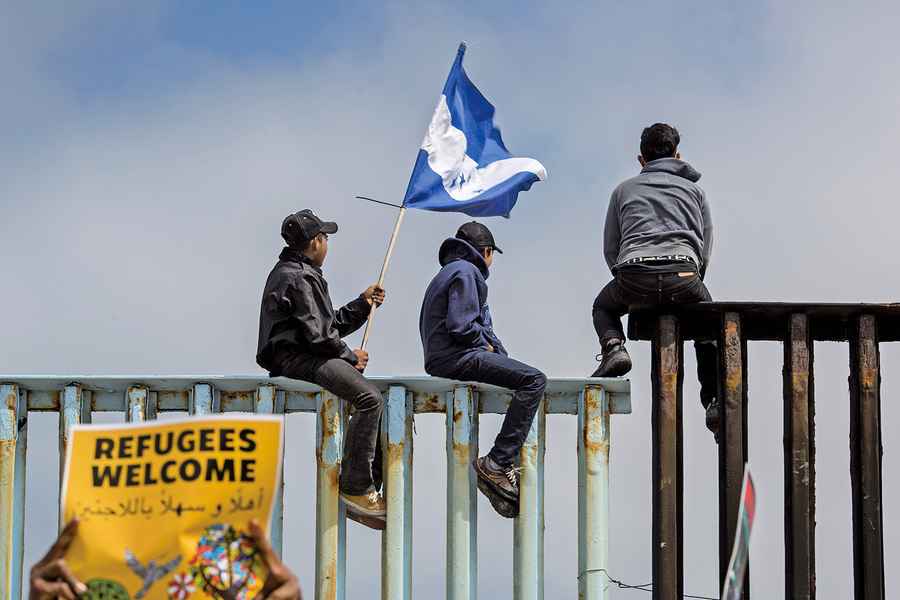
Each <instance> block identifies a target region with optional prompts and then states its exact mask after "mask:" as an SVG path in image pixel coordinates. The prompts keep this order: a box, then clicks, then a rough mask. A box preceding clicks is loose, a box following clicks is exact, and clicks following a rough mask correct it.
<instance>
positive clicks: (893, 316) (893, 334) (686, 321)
mask: <svg viewBox="0 0 900 600" xmlns="http://www.w3.org/2000/svg"><path fill="white" fill-rule="evenodd" d="M731 312H733V313H737V314H739V315H740V317H741V334H742V336H743V337H744V339H747V340H784V339H785V336H786V334H787V333H788V331H789V324H790V318H791V315H795V314H803V315H806V316H807V318H808V319H809V331H810V334H811V336H812V338H813V339H814V340H821V341H834V342H843V341H847V340H848V339H849V338H850V334H851V333H852V331H853V323H854V321H855V319H856V318H858V317H860V316H861V315H871V316H873V317H875V319H876V322H877V323H878V339H879V341H882V342H895V341H900V303H893V304H864V303H862V304H860V303H857V304H851V303H848V304H839V303H803V302H699V303H697V304H684V305H680V306H666V307H662V308H659V307H634V308H633V309H632V311H631V314H630V316H629V318H628V337H629V338H631V339H633V340H652V339H653V337H654V335H655V333H656V318H657V317H658V316H659V315H660V314H671V315H674V316H676V317H678V322H679V325H680V328H681V335H682V338H683V339H716V338H717V337H718V336H719V333H720V330H721V328H722V318H723V317H724V315H725V313H731Z"/></svg>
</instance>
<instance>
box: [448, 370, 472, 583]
mask: <svg viewBox="0 0 900 600" xmlns="http://www.w3.org/2000/svg"><path fill="white" fill-rule="evenodd" d="M447 406H448V407H449V409H448V410H447V600H475V598H476V597H477V586H478V543H477V542H478V538H477V529H478V503H477V500H478V498H477V496H476V494H477V481H476V479H475V470H474V469H473V468H472V464H471V463H472V461H473V460H474V459H475V458H477V457H478V399H477V398H476V396H475V393H474V391H473V390H472V388H471V387H469V386H459V387H457V388H456V389H455V390H454V391H453V393H452V394H448V397H447Z"/></svg>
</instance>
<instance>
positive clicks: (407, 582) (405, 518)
mask: <svg viewBox="0 0 900 600" xmlns="http://www.w3.org/2000/svg"><path fill="white" fill-rule="evenodd" d="M381 423H382V436H383V437H382V444H381V447H382V448H383V449H384V452H383V465H384V467H383V469H382V472H383V473H384V495H385V498H386V499H387V526H386V527H385V530H384V534H383V535H382V537H381V598H382V600H410V599H411V598H412V494H413V486H412V483H413V481H412V474H413V471H412V461H413V398H412V394H410V393H408V392H407V391H406V388H405V387H404V386H402V385H392V386H391V388H390V390H389V391H388V399H387V403H386V404H385V410H384V416H383V418H382V421H381Z"/></svg>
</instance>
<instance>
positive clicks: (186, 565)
mask: <svg viewBox="0 0 900 600" xmlns="http://www.w3.org/2000/svg"><path fill="white" fill-rule="evenodd" d="M282 444H283V419H282V418H281V417H275V416H257V415H221V416H216V417H194V418H189V419H182V420H177V421H176V420H171V421H156V422H147V423H141V424H127V425H77V426H75V427H73V429H72V436H71V440H70V443H69V447H68V452H67V454H66V466H65V473H64V479H63V498H62V511H63V519H64V521H65V522H68V521H69V520H71V519H72V518H75V517H77V518H78V519H79V521H80V523H79V527H78V536H77V537H76V539H75V541H74V543H73V544H72V546H71V547H70V548H69V552H68V554H67V556H66V561H67V562H68V563H69V566H70V567H71V568H72V570H73V572H74V573H75V574H76V575H77V576H78V577H79V578H80V579H81V580H82V581H84V582H86V583H87V585H88V588H89V590H90V592H89V596H88V597H89V598H96V599H99V598H102V599H104V600H122V599H134V600H140V599H142V598H146V599H148V600H162V599H167V600H169V599H175V600H187V599H189V598H208V597H218V598H228V599H235V600H238V599H240V600H244V599H249V598H253V597H254V596H255V595H256V592H258V591H259V589H260V588H261V587H262V584H263V580H264V578H265V566H264V564H263V562H262V557H261V556H259V555H258V554H257V551H256V548H255V546H254V544H253V543H252V541H251V539H250V538H249V537H248V536H247V524H248V522H249V521H250V520H251V519H256V520H258V521H259V523H260V524H264V526H265V529H266V531H267V532H268V529H269V524H270V522H271V518H272V511H273V508H274V499H275V493H276V491H277V490H278V489H279V486H280V479H281V463H282V447H283V446H282Z"/></svg>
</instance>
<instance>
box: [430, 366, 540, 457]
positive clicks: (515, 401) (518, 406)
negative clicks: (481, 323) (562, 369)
mask: <svg viewBox="0 0 900 600" xmlns="http://www.w3.org/2000/svg"><path fill="white" fill-rule="evenodd" d="M429 373H430V374H431V375H435V376H437V377H447V378H448V379H458V380H460V381H475V382H478V383H488V384H491V385H496V386H499V387H504V388H507V389H510V390H513V391H514V392H515V393H514V394H513V398H512V402H511V403H510V405H509V409H508V410H507V411H506V416H505V417H504V418H503V425H502V426H501V427H500V433H499V434H497V438H496V439H495V440H494V447H493V448H491V451H490V452H489V453H488V455H489V456H490V457H491V459H492V460H493V461H494V462H496V463H497V464H499V465H501V466H504V467H508V466H510V465H512V464H513V463H515V462H516V460H517V459H518V457H519V450H521V449H522V444H524V443H525V438H526V437H527V436H528V431H529V430H530V429H531V422H532V421H534V415H535V413H536V412H537V408H538V405H539V404H540V402H541V398H542V397H543V395H544V388H545V387H546V386H547V377H546V376H545V375H544V374H543V373H541V372H540V371H538V370H537V369H535V368H534V367H531V366H529V365H526V364H525V363H522V362H519V361H517V360H515V359H512V358H509V357H508V356H503V355H502V354H497V353H495V352H488V351H487V350H485V351H482V352H474V353H472V354H470V355H467V356H466V357H465V358H464V359H463V360H461V361H459V362H458V363H455V364H452V365H444V366H441V367H438V368H437V369H434V368H432V369H431V371H429Z"/></svg>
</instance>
